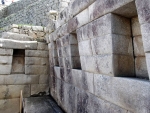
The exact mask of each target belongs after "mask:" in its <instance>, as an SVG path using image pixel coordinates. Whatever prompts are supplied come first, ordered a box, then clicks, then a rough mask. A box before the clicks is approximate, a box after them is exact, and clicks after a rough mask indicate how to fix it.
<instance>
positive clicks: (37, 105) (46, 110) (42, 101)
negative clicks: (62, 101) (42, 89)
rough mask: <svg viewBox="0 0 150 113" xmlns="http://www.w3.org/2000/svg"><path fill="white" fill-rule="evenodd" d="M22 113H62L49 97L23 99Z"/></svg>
mask: <svg viewBox="0 0 150 113" xmlns="http://www.w3.org/2000/svg"><path fill="white" fill-rule="evenodd" d="M23 112H24V113H64V112H63V111H62V110H61V108H59V106H58V105H57V103H56V102H55V101H54V100H53V99H52V98H51V97H49V96H43V97H29V98H24V102H23Z"/></svg>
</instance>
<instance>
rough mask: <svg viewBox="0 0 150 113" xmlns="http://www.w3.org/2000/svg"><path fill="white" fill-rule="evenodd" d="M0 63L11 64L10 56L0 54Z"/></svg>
mask: <svg viewBox="0 0 150 113" xmlns="http://www.w3.org/2000/svg"><path fill="white" fill-rule="evenodd" d="M0 64H3V65H5V64H7V65H8V64H12V56H0Z"/></svg>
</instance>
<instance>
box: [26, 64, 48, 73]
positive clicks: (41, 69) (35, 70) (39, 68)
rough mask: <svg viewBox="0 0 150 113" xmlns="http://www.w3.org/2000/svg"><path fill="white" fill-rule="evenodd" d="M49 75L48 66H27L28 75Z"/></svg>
mask: <svg viewBox="0 0 150 113" xmlns="http://www.w3.org/2000/svg"><path fill="white" fill-rule="evenodd" d="M48 73H49V71H48V66H40V65H25V74H27V75H44V74H46V75H47V74H48Z"/></svg>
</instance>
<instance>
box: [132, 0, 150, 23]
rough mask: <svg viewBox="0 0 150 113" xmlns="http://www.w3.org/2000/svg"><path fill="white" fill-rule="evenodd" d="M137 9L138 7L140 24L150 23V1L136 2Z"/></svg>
mask: <svg viewBox="0 0 150 113" xmlns="http://www.w3.org/2000/svg"><path fill="white" fill-rule="evenodd" d="M135 3H136V7H137V12H138V17H139V22H140V24H144V23H150V13H149V11H148V10H149V9H150V1H149V0H144V1H140V0H136V1H135Z"/></svg>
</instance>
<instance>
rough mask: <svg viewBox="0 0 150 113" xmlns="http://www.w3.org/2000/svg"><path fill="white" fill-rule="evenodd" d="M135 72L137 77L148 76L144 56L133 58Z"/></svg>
mask: <svg viewBox="0 0 150 113" xmlns="http://www.w3.org/2000/svg"><path fill="white" fill-rule="evenodd" d="M135 74H136V76H137V77H139V78H141V77H142V78H149V76H148V70H147V65H146V58H145V57H136V58H135Z"/></svg>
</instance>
